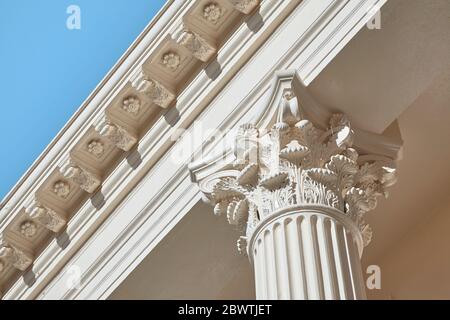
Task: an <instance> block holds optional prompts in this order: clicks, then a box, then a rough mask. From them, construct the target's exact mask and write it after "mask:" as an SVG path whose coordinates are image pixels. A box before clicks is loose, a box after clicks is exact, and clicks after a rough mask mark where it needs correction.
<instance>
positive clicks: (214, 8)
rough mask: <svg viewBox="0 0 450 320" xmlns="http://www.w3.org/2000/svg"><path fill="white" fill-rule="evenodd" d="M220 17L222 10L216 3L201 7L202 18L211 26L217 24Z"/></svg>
mask: <svg viewBox="0 0 450 320" xmlns="http://www.w3.org/2000/svg"><path fill="white" fill-rule="evenodd" d="M222 15H223V10H222V8H221V7H220V6H219V4H218V3H216V2H210V3H208V4H207V5H206V6H204V7H203V18H204V19H205V20H207V21H209V22H211V23H212V24H217V22H219V20H220V18H222Z"/></svg>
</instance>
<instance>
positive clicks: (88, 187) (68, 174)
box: [60, 161, 101, 193]
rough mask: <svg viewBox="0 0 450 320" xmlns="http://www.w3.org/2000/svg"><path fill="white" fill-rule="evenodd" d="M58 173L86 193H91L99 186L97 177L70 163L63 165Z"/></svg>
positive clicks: (99, 181) (99, 182)
mask: <svg viewBox="0 0 450 320" xmlns="http://www.w3.org/2000/svg"><path fill="white" fill-rule="evenodd" d="M60 171H61V174H62V175H63V176H64V177H65V178H67V179H69V180H71V181H73V182H74V183H76V184H77V185H78V186H79V187H80V188H81V189H83V190H84V191H86V192H88V193H93V192H94V191H95V190H96V189H97V188H98V187H99V186H100V184H101V180H100V178H99V177H97V176H96V175H95V174H93V173H91V172H89V171H87V170H86V169H84V168H81V167H80V166H78V165H76V164H74V163H72V162H71V161H68V162H67V163H66V164H64V165H63V166H62V167H61V169H60Z"/></svg>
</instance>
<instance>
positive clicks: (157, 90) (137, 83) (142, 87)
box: [131, 56, 179, 108]
mask: <svg viewBox="0 0 450 320" xmlns="http://www.w3.org/2000/svg"><path fill="white" fill-rule="evenodd" d="M163 59H164V58H163ZM178 59H179V57H178ZM178 59H177V58H176V57H175V56H173V57H168V58H167V65H168V66H170V68H174V67H175V65H176V66H177V67H178V65H177V64H176V61H178ZM163 61H164V60H163ZM131 85H132V87H133V88H134V89H136V90H137V91H138V92H140V93H142V94H144V95H145V96H146V97H147V98H148V99H150V100H151V101H152V102H153V103H154V104H156V105H158V106H160V107H161V108H167V107H169V105H170V104H171V103H172V101H174V100H175V94H174V93H172V92H171V91H170V90H169V89H167V88H166V87H165V86H163V85H162V84H161V83H160V82H159V81H156V80H154V79H151V78H150V77H148V76H147V75H146V73H145V71H144V70H140V71H139V72H137V73H136V74H135V75H134V77H133V79H132V80H131Z"/></svg>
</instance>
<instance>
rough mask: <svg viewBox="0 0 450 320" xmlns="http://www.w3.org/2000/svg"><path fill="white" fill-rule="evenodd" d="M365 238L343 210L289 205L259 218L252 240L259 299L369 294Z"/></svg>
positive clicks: (346, 296) (360, 296) (361, 296)
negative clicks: (363, 261) (365, 277)
mask: <svg viewBox="0 0 450 320" xmlns="http://www.w3.org/2000/svg"><path fill="white" fill-rule="evenodd" d="M360 248H362V238H361V235H360V232H359V229H358V228H357V227H356V225H355V224H354V222H353V221H352V220H351V219H347V217H346V216H344V214H343V213H341V212H340V211H338V210H335V209H331V208H321V207H316V208H313V207H311V208H304V207H303V208H302V207H297V208H293V209H292V208H291V209H285V210H281V211H279V212H276V213H274V214H272V215H270V216H269V217H268V218H267V219H265V220H263V221H261V224H260V226H259V227H258V228H257V230H255V232H254V234H253V236H252V237H251V239H250V243H249V256H250V258H251V260H252V261H253V265H254V270H255V283H256V297H257V299H301V300H303V299H305V300H306V299H307V300H315V299H349V300H353V299H365V290H364V282H363V277H362V270H361V265H360V255H359V252H360Z"/></svg>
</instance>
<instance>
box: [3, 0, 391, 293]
mask: <svg viewBox="0 0 450 320" xmlns="http://www.w3.org/2000/svg"><path fill="white" fill-rule="evenodd" d="M384 2H385V1H375V0H373V1H331V0H329V1H328V0H324V1H320V2H318V1H306V0H305V1H303V2H301V1H289V2H288V1H262V2H261V4H260V7H259V9H258V11H256V13H254V14H251V15H250V16H249V17H248V18H247V20H246V22H245V23H244V24H242V25H240V26H239V27H238V28H237V29H236V30H235V31H234V32H233V34H231V35H230V37H229V38H228V40H227V41H226V43H224V44H223V46H222V47H221V48H220V49H218V51H217V57H216V60H215V61H216V62H217V63H218V64H219V65H220V66H221V73H220V74H218V75H217V76H216V77H215V78H214V79H211V77H210V75H209V74H208V72H209V71H211V69H214V68H213V67H214V65H213V64H211V65H204V66H203V68H206V70H207V71H208V72H204V71H201V72H200V73H199V74H198V75H197V76H195V77H194V78H193V79H192V80H190V83H189V84H188V85H187V86H186V87H185V89H183V91H181V92H179V94H178V96H177V106H179V108H178V110H177V112H176V113H177V114H175V111H174V109H169V110H168V111H167V112H165V113H164V115H165V117H160V118H157V119H156V121H155V122H154V124H153V125H152V126H151V128H150V129H149V130H148V131H147V132H146V133H145V134H143V135H142V137H141V138H140V141H139V144H138V146H137V147H136V148H135V149H133V150H132V151H131V152H130V153H128V154H127V155H125V156H126V157H123V158H122V159H121V160H120V161H119V162H118V164H117V166H116V167H115V168H114V169H113V170H112V172H111V173H110V174H109V175H108V176H106V177H104V178H103V181H102V186H101V192H97V193H95V194H94V195H93V196H92V198H91V199H90V200H88V201H87V202H85V203H83V204H82V205H81V206H80V207H79V208H78V209H77V212H75V213H74V214H73V216H72V218H71V219H70V221H68V222H67V229H66V232H65V234H67V235H70V241H67V238H64V234H62V235H59V236H58V238H56V239H54V240H53V241H51V242H50V243H49V244H48V246H47V247H46V248H44V249H43V250H42V252H41V253H40V254H39V256H37V257H36V259H35V260H34V264H33V266H32V269H31V270H29V271H28V272H27V273H25V274H24V276H23V277H20V278H19V279H18V280H17V281H15V283H13V284H12V286H11V288H10V289H9V290H8V291H7V292H5V293H4V298H5V299H33V298H42V299H46V298H49V299H51V298H54V299H61V298H66V299H69V298H70V299H72V298H73V299H83V298H87V299H98V298H107V297H108V295H109V294H110V293H111V292H112V291H113V290H114V289H115V288H116V287H117V286H118V285H119V284H120V282H121V281H122V280H123V279H125V278H126V276H127V275H128V274H129V273H130V272H131V271H132V270H133V268H134V267H135V266H137V264H138V263H139V262H140V261H142V259H143V258H144V257H145V256H146V255H147V254H148V253H149V252H150V251H151V250H152V248H153V247H154V246H155V245H156V244H157V243H158V241H159V240H161V239H162V237H163V236H164V235H165V234H166V233H167V232H168V231H169V230H170V228H171V227H173V226H174V224H175V223H176V222H177V221H179V220H180V219H181V218H182V217H183V215H184V214H186V213H187V212H188V208H190V207H192V206H193V205H194V204H195V202H196V201H198V199H199V198H200V194H199V193H198V190H195V189H194V190H195V191H194V190H193V188H192V186H191V183H190V177H189V172H188V169H187V166H186V164H184V165H179V166H177V167H175V168H174V166H173V165H169V162H170V160H168V159H169V156H170V153H171V152H172V151H171V150H173V148H174V147H175V146H176V145H177V144H181V143H183V140H182V139H181V140H180V141H177V142H173V141H171V139H170V138H171V135H172V133H173V132H174V131H175V130H176V129H177V128H187V130H188V131H189V130H190V125H191V124H192V123H193V121H194V119H197V120H199V121H205V122H208V123H211V125H215V127H216V128H219V129H221V130H227V129H230V128H233V127H234V126H236V125H237V124H238V122H240V121H244V120H248V119H249V118H254V117H255V116H256V115H255V114H254V113H255V111H254V110H257V108H256V109H255V108H253V107H254V105H256V104H258V103H260V104H261V103H262V102H261V101H262V100H264V92H265V91H267V89H268V88H270V83H271V82H272V81H273V74H274V71H276V70H286V69H296V70H297V73H298V77H299V78H300V79H302V81H303V82H304V83H309V82H310V81H312V79H313V78H314V77H315V76H317V74H318V73H319V72H320V70H322V69H323V68H324V67H325V66H326V64H327V63H328V62H329V61H331V59H332V57H334V56H335V55H336V54H337V53H338V51H339V50H340V49H341V48H342V47H343V46H344V45H345V44H346V43H347V42H348V41H349V40H350V39H351V37H352V36H353V35H354V34H356V32H357V31H358V30H359V29H360V28H361V27H362V26H363V25H364V24H365V22H366V21H367V20H368V19H369V18H371V17H370V16H368V15H367V12H370V9H371V8H372V7H373V6H381V5H382V4H383V3H384ZM193 4H194V2H189V1H188V2H184V1H171V2H169V3H168V4H167V5H166V6H165V7H164V8H163V10H162V11H161V12H160V13H159V14H158V16H157V17H156V18H155V19H154V20H153V21H152V22H151V24H150V25H149V27H148V28H147V29H146V30H145V31H144V32H143V34H142V35H141V36H140V37H139V38H138V40H136V42H135V43H134V44H133V45H132V47H131V48H130V50H129V51H128V52H127V53H126V54H125V56H124V58H122V59H121V61H120V62H119V63H118V65H117V66H116V67H114V68H113V70H112V71H111V73H110V74H109V75H108V76H107V78H106V79H105V80H104V81H103V82H102V84H101V85H100V86H99V88H98V89H96V90H95V91H94V93H93V94H92V95H91V97H90V98H89V99H88V100H87V102H86V103H85V104H84V105H83V106H82V108H81V109H80V110H79V111H78V112H77V114H76V115H75V116H74V117H73V118H72V119H71V120H70V121H69V124H68V125H67V126H66V128H64V129H63V131H62V133H61V134H60V135H59V136H58V137H57V138H56V139H55V141H54V142H52V144H51V145H50V146H49V148H48V149H47V150H46V151H45V153H44V154H43V156H42V157H41V158H40V159H39V160H38V161H37V162H36V163H35V164H34V165H33V167H32V169H31V170H30V171H29V172H28V173H27V175H26V176H25V177H24V179H23V180H22V181H21V182H20V183H19V185H18V186H17V187H16V188H15V189H14V190H13V192H12V193H11V194H10V195H9V196H8V197H7V198H6V201H5V207H4V208H3V210H2V214H1V216H0V230H4V229H5V228H7V226H8V224H9V223H11V221H13V220H14V217H15V215H16V214H17V212H19V211H21V210H22V208H24V207H28V206H29V205H30V204H31V203H32V202H33V201H34V199H33V198H34V193H35V192H36V190H38V189H39V187H40V186H41V184H42V183H43V181H44V180H45V179H47V178H48V177H49V176H50V175H51V174H52V172H54V170H56V169H57V168H58V167H59V166H60V165H61V161H62V159H63V158H64V157H65V158H67V154H68V153H69V152H70V150H71V148H73V147H74V146H75V145H76V144H77V143H78V142H79V140H80V139H81V138H82V137H83V135H84V134H86V133H87V132H88V131H90V130H91V128H92V126H93V125H94V124H95V123H96V122H97V121H98V119H100V118H101V117H103V116H104V111H105V109H106V107H107V106H108V105H109V104H110V103H111V102H112V101H113V100H114V99H115V98H116V97H117V95H118V94H119V93H120V92H121V91H122V90H124V88H125V87H126V85H127V83H128V81H129V79H130V77H131V76H132V75H133V74H134V73H135V72H136V70H137V69H138V68H139V65H140V64H141V63H142V61H144V60H145V59H146V57H148V56H149V54H150V52H151V50H152V49H153V48H155V47H157V46H158V45H159V44H160V43H161V41H162V40H163V38H164V37H166V36H167V35H169V34H171V32H173V31H172V30H179V26H180V24H182V23H183V22H182V17H183V14H184V13H186V12H188V11H189V9H190V7H191V5H193ZM261 19H262V21H263V22H264V23H263V24H262V25H261V26H260V27H259V29H256V30H252V29H251V28H253V27H254V26H255V25H260V21H261ZM249 27H250V28H249ZM294 30H295V32H294ZM280 32H286V34H287V35H289V38H288V39H284V41H283V42H282V43H279V40H280V39H278V38H277V34H278V33H280ZM277 41H278V42H277ZM274 48H277V49H276V50H275V49H274ZM208 68H209V69H208ZM257 69H258V70H257ZM249 79H253V80H250V81H249ZM220 105H229V106H232V108H230V109H227V110H224V109H223V108H220V107H219V106H220ZM212 110H214V111H215V112H213V113H215V115H214V116H213V115H212ZM174 117H177V118H178V122H176V123H175V125H173V124H170V123H168V121H167V120H166V119H168V120H170V119H171V118H174ZM392 120H394V119H392ZM212 148H213V146H205V149H206V150H209V149H212ZM393 149H394V150H395V145H394V146H393ZM194 153H196V152H194ZM187 160H188V159H186V163H187V162H188V161H187ZM164 161H166V163H164ZM139 163H141V164H140V165H136V164H139ZM158 181H159V182H160V181H167V184H165V185H164V186H162V188H161V189H159V190H152V187H150V186H154V185H155V183H156V182H158ZM149 188H150V189H149ZM149 190H152V191H151V192H150V193H149ZM137 199H140V200H139V201H138V200H137ZM131 203H133V204H134V205H132V207H129V206H130V205H131ZM99 204H101V205H99ZM175 204H176V206H175V207H173V206H174V205H175ZM171 206H172V207H173V209H172V210H167V209H166V210H163V208H170V207H171ZM125 208H126V209H125ZM157 208H161V209H157ZM182 208H183V209H182ZM125 211H127V213H128V215H125ZM130 213H131V214H130ZM149 230H153V231H152V232H150V231H149ZM117 235H119V237H117ZM94 257H95V258H94ZM72 265H78V266H80V267H81V270H82V273H83V274H82V275H83V277H82V279H83V281H82V286H81V287H80V288H78V289H76V290H72V289H70V288H68V287H67V284H66V280H67V279H66V278H65V276H66V274H65V271H66V270H68V269H69V267H70V266H72Z"/></svg>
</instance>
